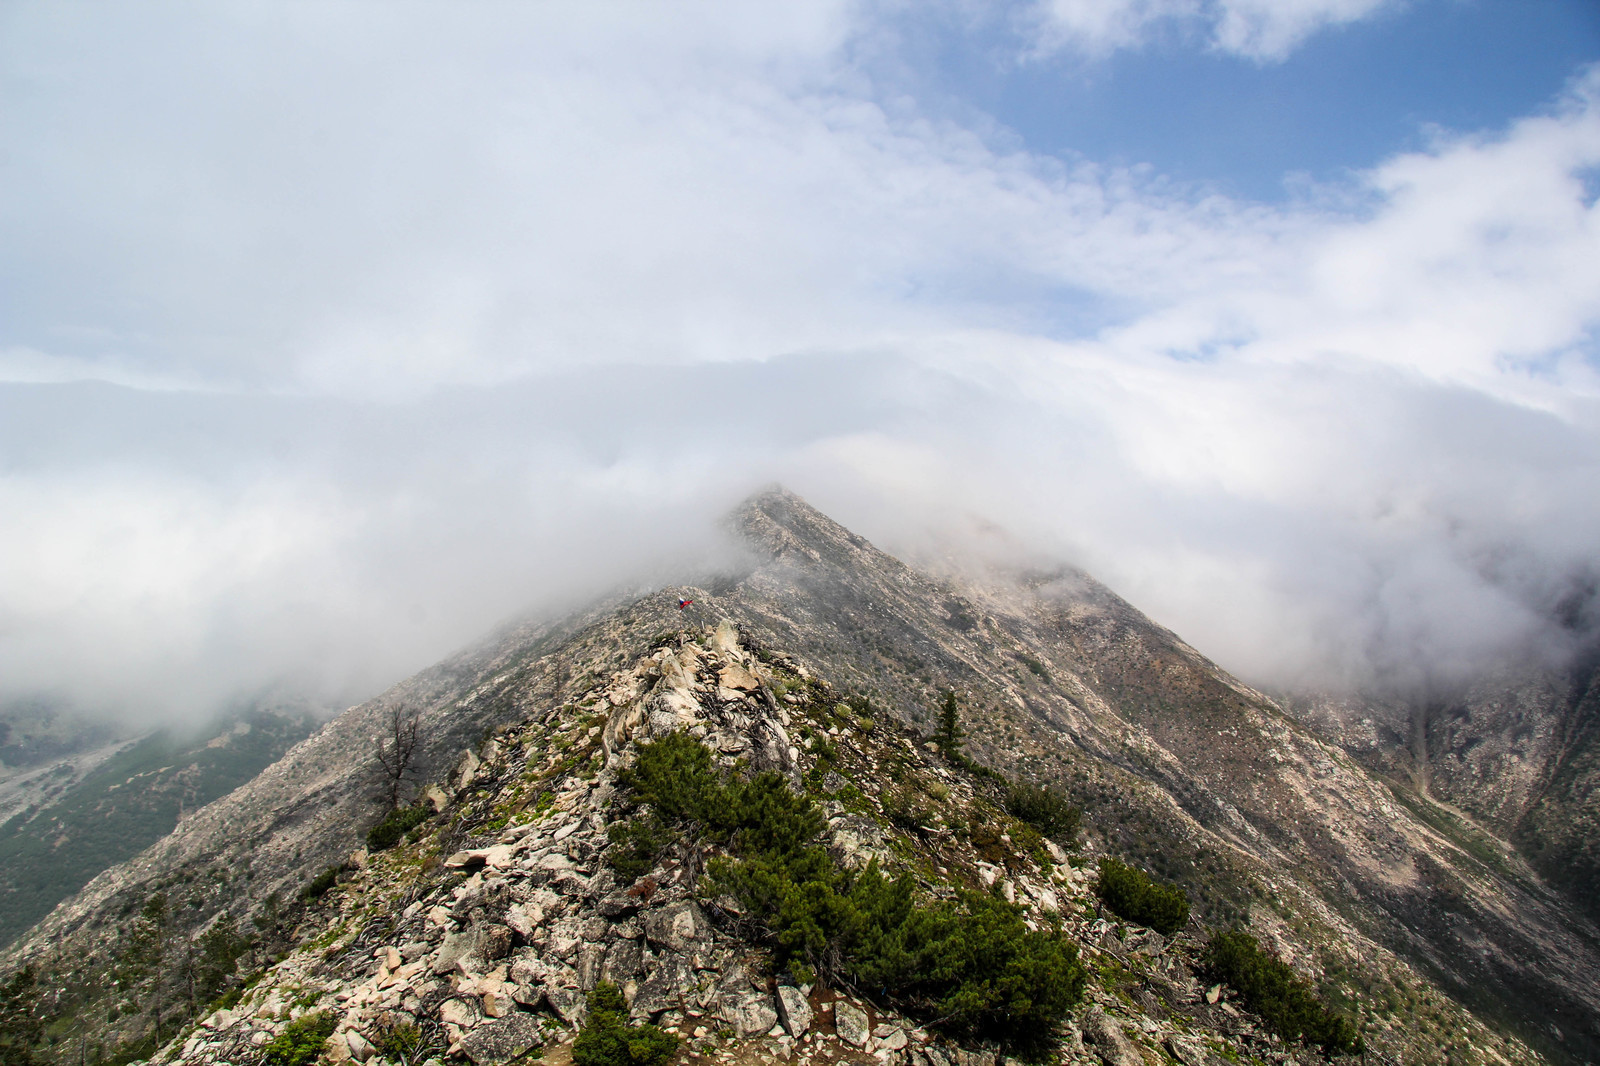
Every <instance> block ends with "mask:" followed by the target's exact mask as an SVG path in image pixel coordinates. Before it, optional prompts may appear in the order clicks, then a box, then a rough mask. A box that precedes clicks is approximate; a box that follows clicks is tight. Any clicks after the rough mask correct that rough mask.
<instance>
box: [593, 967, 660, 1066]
mask: <svg viewBox="0 0 1600 1066" xmlns="http://www.w3.org/2000/svg"><path fill="white" fill-rule="evenodd" d="M627 1019H628V1004H627V1001H625V1000H624V999H623V998H622V993H621V992H619V991H617V986H616V985H614V984H611V983H610V982H609V981H602V982H600V983H599V984H598V985H596V986H595V989H594V991H593V992H590V993H589V1015H588V1017H587V1018H585V1019H584V1022H583V1028H582V1029H580V1030H579V1031H578V1036H577V1038H576V1039H575V1040H573V1042H572V1062H573V1066H662V1064H663V1063H666V1062H668V1061H670V1060H671V1059H672V1057H673V1056H675V1055H676V1054H677V1053H678V1038H677V1037H675V1036H673V1035H672V1034H671V1033H667V1032H663V1031H662V1030H660V1029H658V1028H656V1027H655V1026H653V1025H629V1024H628V1021H627Z"/></svg>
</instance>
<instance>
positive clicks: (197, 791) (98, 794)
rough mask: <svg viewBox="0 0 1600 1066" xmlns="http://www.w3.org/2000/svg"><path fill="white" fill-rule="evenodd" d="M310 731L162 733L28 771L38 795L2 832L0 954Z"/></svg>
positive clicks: (275, 724)
mask: <svg viewBox="0 0 1600 1066" xmlns="http://www.w3.org/2000/svg"><path fill="white" fill-rule="evenodd" d="M314 725H315V720H314V719H313V718H312V717H311V716H310V715H308V714H305V713H301V714H296V715H283V714H275V713H271V712H264V711H256V712H250V713H246V714H242V715H239V716H236V717H230V718H229V719H228V720H227V721H225V722H221V723H215V724H214V725H213V727H212V729H210V730H206V731H202V732H201V733H200V735H198V736H188V737H181V736H175V735H174V734H173V733H172V732H171V731H167V730H161V731H157V732H155V733H151V734H148V735H146V736H143V737H140V738H137V739H134V740H128V741H125V742H118V743H114V744H111V745H107V746H104V747H102V748H99V749H95V750H90V751H78V752H76V753H75V754H73V755H67V756H64V757H57V758H54V759H52V760H51V761H49V762H47V763H43V764H42V765H40V764H38V763H36V765H35V766H34V767H33V768H32V769H33V770H34V774H32V775H27V777H29V778H31V777H33V776H41V775H42V777H43V779H44V780H43V782H42V787H40V788H38V789H37V790H35V791H34V792H33V793H32V795H31V797H29V798H30V799H31V802H29V803H27V805H26V806H24V807H22V809H20V810H18V811H16V812H15V813H14V814H12V815H11V817H10V818H8V819H7V820H6V821H5V822H4V824H0V945H5V944H8V943H10V942H11V941H12V940H14V939H15V938H16V937H17V936H19V935H20V934H21V933H23V932H24V931H26V930H27V929H28V927H29V926H31V925H33V924H34V922H36V921H38V920H39V919H40V918H42V917H44V916H45V915H46V914H48V913H49V912H50V910H51V908H53V907H54V906H55V905H56V904H57V903H59V902H61V901H62V900H63V899H67V898H68V897H70V896H72V895H73V894H75V893H76V892H77V891H78V890H79V889H80V888H82V887H83V886H84V885H86V884H87V883H88V882H89V881H90V879H92V878H93V877H94V876H95V875H96V874H98V873H100V872H101V871H102V870H105V869H106V868H108V867H110V866H114V865H116V864H117V863H120V862H123V861H125V860H127V859H130V858H132V857H133V856H135V855H137V854H138V853H139V852H141V851H143V850H144V849H145V848H147V847H149V846H150V845H151V844H154V843H155V842H156V841H158V840H160V839H161V838H162V837H164V836H166V835H167V834H168V833H170V832H172V830H173V828H174V827H176V826H177V824H178V823H179V821H181V820H182V819H183V818H184V817H185V816H186V815H188V814H190V813H192V812H194V811H196V810H198V809H199V808H201V807H203V806H205V805H206V804H207V803H210V802H211V801H212V800H215V799H217V798H219V797H221V796H225V795H227V794H228V793H229V792H231V791H233V789H235V788H237V787H238V786H239V785H242V784H244V783H245V782H246V781H248V780H250V779H251V778H252V777H254V776H255V775H256V774H258V773H260V772H261V771H262V770H263V769H265V768H266V767H267V766H270V765H271V764H272V763H274V762H276V761H277V760H278V759H279V758H280V757H281V756H282V755H283V753H284V752H285V751H287V750H288V749H289V748H290V747H291V746H292V745H293V744H295V743H296V742H298V741H299V740H301V739H303V738H304V737H305V736H306V735H307V734H308V733H310V731H311V729H312V727H313V726H314ZM97 739H98V738H97ZM62 746H64V745H62ZM54 753H55V749H52V750H51V754H54ZM24 783H25V781H19V782H17V784H18V785H19V786H20V785H22V784H24ZM19 791H20V789H19Z"/></svg>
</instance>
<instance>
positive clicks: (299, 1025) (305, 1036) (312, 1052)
mask: <svg viewBox="0 0 1600 1066" xmlns="http://www.w3.org/2000/svg"><path fill="white" fill-rule="evenodd" d="M338 1024H339V1023H338V1020H337V1019H336V1018H334V1016H333V1015H332V1014H329V1013H327V1012H326V1011H316V1012H314V1013H311V1014H306V1015H303V1016H301V1017H300V1018H298V1019H296V1020H295V1021H292V1022H290V1023H289V1024H288V1025H287V1026H285V1027H284V1030H283V1032H281V1033H279V1034H278V1035H277V1036H275V1037H273V1038H272V1039H271V1040H269V1041H267V1042H266V1043H265V1044H263V1045H262V1046H261V1057H262V1059H263V1061H265V1062H266V1063H267V1064H268V1066H311V1063H313V1062H316V1061H317V1059H318V1058H320V1057H321V1055H322V1046H323V1045H324V1044H326V1043H327V1042H328V1037H330V1036H332V1035H333V1030H334V1029H335V1028H336V1027H337V1026H338Z"/></svg>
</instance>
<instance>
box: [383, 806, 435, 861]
mask: <svg viewBox="0 0 1600 1066" xmlns="http://www.w3.org/2000/svg"><path fill="white" fill-rule="evenodd" d="M432 814H433V811H431V810H430V809H429V808H428V807H427V805H426V804H421V803H419V804H417V805H416V806H415V807H398V808H396V809H395V810H392V811H390V812H389V813H388V814H387V815H385V816H384V819H383V821H381V822H379V823H378V824H377V825H375V826H373V827H372V828H371V829H369V830H367V850H368V851H387V850H388V849H390V848H392V847H394V846H395V845H396V844H398V843H400V838H401V837H403V836H405V835H406V834H407V833H409V832H410V831H411V830H413V829H415V828H416V827H417V826H419V825H421V824H422V823H423V822H426V821H427V820H428V819H429V818H430V817H431V816H432Z"/></svg>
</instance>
